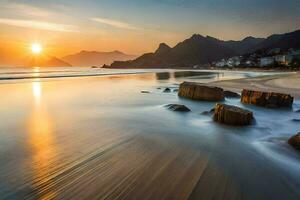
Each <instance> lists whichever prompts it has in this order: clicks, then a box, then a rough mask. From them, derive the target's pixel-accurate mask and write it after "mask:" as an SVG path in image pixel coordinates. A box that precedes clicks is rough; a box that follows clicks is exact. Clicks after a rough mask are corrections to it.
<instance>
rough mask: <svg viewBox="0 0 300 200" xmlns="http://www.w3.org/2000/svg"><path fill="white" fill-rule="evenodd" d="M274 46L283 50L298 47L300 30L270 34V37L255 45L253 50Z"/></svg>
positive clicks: (299, 46) (299, 44) (299, 45)
mask: <svg viewBox="0 0 300 200" xmlns="http://www.w3.org/2000/svg"><path fill="white" fill-rule="evenodd" d="M274 48H280V49H281V50H283V51H286V50H288V49H290V48H294V49H298V48H300V30H297V31H294V32H290V33H285V34H274V35H271V36H270V37H268V38H267V39H265V40H264V41H262V42H261V43H259V44H258V45H256V46H255V47H254V49H253V50H258V49H267V50H269V49H274Z"/></svg>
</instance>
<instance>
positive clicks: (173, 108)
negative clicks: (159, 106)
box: [166, 104, 191, 112]
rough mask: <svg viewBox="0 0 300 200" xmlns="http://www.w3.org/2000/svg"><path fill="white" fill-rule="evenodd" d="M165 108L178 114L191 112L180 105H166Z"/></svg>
mask: <svg viewBox="0 0 300 200" xmlns="http://www.w3.org/2000/svg"><path fill="white" fill-rule="evenodd" d="M166 107H167V108H168V109H170V110H173V111H178V112H189V111H191V110H190V109H189V108H188V107H186V106H185V105H181V104H169V105H166Z"/></svg>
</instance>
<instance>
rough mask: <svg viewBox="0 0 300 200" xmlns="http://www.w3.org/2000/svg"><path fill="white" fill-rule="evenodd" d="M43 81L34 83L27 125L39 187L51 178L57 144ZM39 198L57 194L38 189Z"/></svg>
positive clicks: (34, 172)
mask: <svg viewBox="0 0 300 200" xmlns="http://www.w3.org/2000/svg"><path fill="white" fill-rule="evenodd" d="M41 84H42V83H41V82H39V81H36V82H33V83H32V95H33V99H34V104H33V107H32V112H31V115H30V117H29V120H28V123H27V126H28V133H29V140H28V141H29V147H30V149H31V152H32V170H33V186H34V187H35V188H39V186H40V185H41V184H43V183H44V182H46V181H49V180H51V177H50V176H49V174H51V172H53V166H55V164H54V160H55V159H54V158H55V156H56V145H55V141H54V137H53V128H52V127H53V124H52V119H51V117H50V115H49V113H48V112H47V109H46V105H45V104H42V103H41V98H42V85H41ZM36 192H37V194H36V195H37V196H38V197H40V198H39V199H52V198H53V197H55V196H56V193H55V192H53V191H39V190H38V191H36Z"/></svg>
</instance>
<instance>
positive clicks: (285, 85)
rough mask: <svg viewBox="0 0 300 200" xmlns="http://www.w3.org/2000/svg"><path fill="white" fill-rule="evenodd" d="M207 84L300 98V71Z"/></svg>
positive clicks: (239, 90) (236, 90)
mask: <svg viewBox="0 0 300 200" xmlns="http://www.w3.org/2000/svg"><path fill="white" fill-rule="evenodd" d="M208 85H211V86H217V87H222V88H224V89H226V90H232V91H235V92H241V90H243V89H249V90H262V91H269V92H270V91H271V92H279V93H288V94H291V95H292V96H293V97H294V98H296V99H300V72H295V73H293V74H276V75H272V76H264V77H253V78H242V79H232V80H222V81H215V82H211V83H209V84H208Z"/></svg>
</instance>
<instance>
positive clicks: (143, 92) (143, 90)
mask: <svg viewBox="0 0 300 200" xmlns="http://www.w3.org/2000/svg"><path fill="white" fill-rule="evenodd" d="M141 93H150V92H149V91H145V90H143V91H141Z"/></svg>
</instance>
